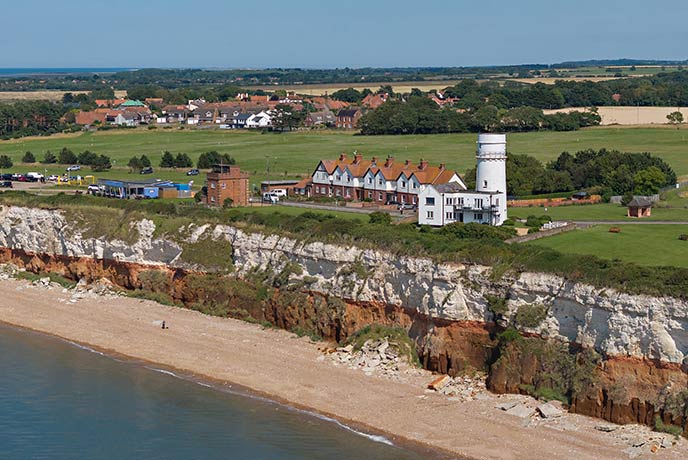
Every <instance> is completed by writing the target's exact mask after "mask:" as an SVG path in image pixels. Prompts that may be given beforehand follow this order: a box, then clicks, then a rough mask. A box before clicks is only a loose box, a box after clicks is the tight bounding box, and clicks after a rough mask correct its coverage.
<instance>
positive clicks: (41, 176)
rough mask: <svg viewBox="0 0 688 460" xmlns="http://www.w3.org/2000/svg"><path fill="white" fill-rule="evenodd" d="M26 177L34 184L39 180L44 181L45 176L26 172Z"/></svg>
mask: <svg viewBox="0 0 688 460" xmlns="http://www.w3.org/2000/svg"><path fill="white" fill-rule="evenodd" d="M26 177H29V178H31V179H33V180H34V181H36V182H37V181H39V180H41V179H45V176H44V175H43V174H41V173H38V172H28V173H26Z"/></svg>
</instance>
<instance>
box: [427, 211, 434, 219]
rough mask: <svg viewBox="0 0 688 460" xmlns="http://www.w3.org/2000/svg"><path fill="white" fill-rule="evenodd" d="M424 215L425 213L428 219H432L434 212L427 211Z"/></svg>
mask: <svg viewBox="0 0 688 460" xmlns="http://www.w3.org/2000/svg"><path fill="white" fill-rule="evenodd" d="M426 215H427V218H428V220H432V219H434V218H435V212H434V211H428V213H427V214H426Z"/></svg>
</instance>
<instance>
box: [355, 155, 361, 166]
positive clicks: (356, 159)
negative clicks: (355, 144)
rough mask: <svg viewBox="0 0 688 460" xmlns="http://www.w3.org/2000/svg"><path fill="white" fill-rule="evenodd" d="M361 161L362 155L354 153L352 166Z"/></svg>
mask: <svg viewBox="0 0 688 460" xmlns="http://www.w3.org/2000/svg"><path fill="white" fill-rule="evenodd" d="M362 159H363V155H361V154H360V153H354V164H355V165H357V164H359V163H360V162H361V160H362Z"/></svg>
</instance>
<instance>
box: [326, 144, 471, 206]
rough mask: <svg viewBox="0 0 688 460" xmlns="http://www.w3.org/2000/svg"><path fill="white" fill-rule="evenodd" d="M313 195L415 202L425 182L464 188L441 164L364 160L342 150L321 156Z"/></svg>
mask: <svg viewBox="0 0 688 460" xmlns="http://www.w3.org/2000/svg"><path fill="white" fill-rule="evenodd" d="M312 182H313V189H312V193H313V196H314V197H339V198H341V199H344V200H357V201H363V200H366V201H367V200H370V201H375V202H377V203H381V204H387V203H392V202H397V203H403V204H414V205H415V204H418V195H419V194H420V193H421V191H422V190H424V189H425V188H426V187H427V186H428V185H439V184H448V183H456V184H458V185H459V186H461V187H463V188H464V189H465V188H466V187H465V185H464V183H463V181H462V180H461V178H460V177H459V175H458V174H457V173H456V171H452V170H450V169H446V168H445V166H444V165H443V164H440V165H439V166H431V165H429V164H428V162H427V161H425V160H421V161H420V162H419V163H418V164H414V163H411V162H410V161H409V160H406V161H405V162H403V163H402V162H396V161H395V160H394V157H392V156H389V157H387V159H385V160H384V162H381V161H378V159H377V158H376V157H373V158H371V159H370V160H364V159H363V156H362V155H361V154H360V153H354V155H353V158H348V157H347V155H346V154H344V153H343V154H342V155H341V156H340V157H339V159H337V160H322V161H320V163H318V167H317V168H316V169H315V171H314V172H313V175H312Z"/></svg>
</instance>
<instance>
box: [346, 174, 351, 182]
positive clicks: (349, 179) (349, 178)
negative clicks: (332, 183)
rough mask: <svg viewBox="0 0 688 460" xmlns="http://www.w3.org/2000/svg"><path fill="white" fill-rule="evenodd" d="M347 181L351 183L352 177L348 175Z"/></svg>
mask: <svg viewBox="0 0 688 460" xmlns="http://www.w3.org/2000/svg"><path fill="white" fill-rule="evenodd" d="M346 181H347V182H351V176H349V175H348V174H347V175H346Z"/></svg>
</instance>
